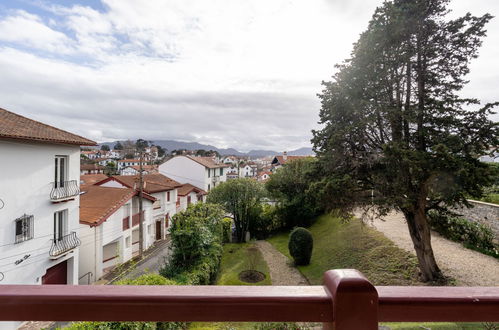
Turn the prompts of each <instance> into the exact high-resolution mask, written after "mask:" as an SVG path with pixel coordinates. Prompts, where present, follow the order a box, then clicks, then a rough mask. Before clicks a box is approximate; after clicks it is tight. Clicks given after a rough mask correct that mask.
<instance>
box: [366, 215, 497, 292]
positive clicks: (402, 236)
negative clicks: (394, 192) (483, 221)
mask: <svg viewBox="0 0 499 330" xmlns="http://www.w3.org/2000/svg"><path fill="white" fill-rule="evenodd" d="M383 220H385V221H382V220H380V219H374V221H373V222H372V226H373V227H374V228H376V229H377V230H378V231H380V232H382V233H383V234H385V236H386V237H388V238H389V239H390V240H392V241H393V242H394V243H395V244H396V245H397V246H399V247H400V248H402V249H404V250H406V251H409V252H411V253H413V254H414V246H413V245H412V241H411V237H410V236H409V229H408V228H407V223H406V222H405V218H404V216H403V215H402V214H401V213H396V212H392V213H390V214H389V215H387V216H386V217H384V218H383ZM431 234H432V238H431V244H432V247H433V253H434V254H435V258H436V260H437V263H438V265H439V267H440V268H441V269H442V271H443V272H444V274H445V275H448V276H452V277H453V278H455V279H456V280H457V281H458V285H464V286H499V261H498V260H497V259H495V258H493V257H489V256H487V255H484V254H482V253H479V252H476V251H473V250H470V249H467V248H465V247H464V246H462V245H461V244H459V243H456V242H452V241H450V240H448V239H446V238H444V237H442V236H440V235H439V234H438V233H436V232H433V231H432V233H431Z"/></svg>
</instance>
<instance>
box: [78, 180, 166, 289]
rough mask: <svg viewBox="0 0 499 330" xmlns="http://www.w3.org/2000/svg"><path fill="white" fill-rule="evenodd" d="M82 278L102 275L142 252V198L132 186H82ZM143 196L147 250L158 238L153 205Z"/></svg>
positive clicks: (88, 278) (153, 200)
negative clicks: (154, 225)
mask: <svg viewBox="0 0 499 330" xmlns="http://www.w3.org/2000/svg"><path fill="white" fill-rule="evenodd" d="M80 200H81V203H80V223H81V224H82V226H81V229H80V236H81V238H80V239H81V244H82V245H81V248H80V264H79V272H80V276H79V277H80V280H81V282H82V284H84V283H88V282H93V281H96V280H98V279H99V278H101V277H102V276H103V275H104V274H105V273H106V272H107V271H108V270H110V269H112V268H113V267H115V266H116V265H118V264H121V263H123V262H126V261H128V260H130V259H131V258H132V257H133V256H134V255H136V254H137V253H138V251H139V197H138V192H137V191H136V190H135V189H131V188H123V187H122V188H109V187H102V186H96V185H88V186H84V187H82V195H81V197H80ZM155 201H156V199H155V198H154V197H152V196H150V195H149V194H144V195H143V219H142V221H143V224H144V227H143V228H144V236H143V247H144V250H145V249H147V248H148V247H150V246H151V245H152V244H153V243H154V241H155V236H154V230H153V229H154V228H153V220H152V213H153V212H152V205H153V203H154V202H155Z"/></svg>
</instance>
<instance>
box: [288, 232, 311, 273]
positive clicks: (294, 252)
mask: <svg viewBox="0 0 499 330" xmlns="http://www.w3.org/2000/svg"><path fill="white" fill-rule="evenodd" d="M313 247H314V239H313V237H312V234H311V233H310V232H309V231H308V230H306V229H305V228H302V227H296V228H295V229H293V231H292V232H291V234H290V235H289V243H288V249H289V254H291V256H292V257H293V259H294V260H295V264H296V265H308V264H309V263H310V258H311V257H312V249H313Z"/></svg>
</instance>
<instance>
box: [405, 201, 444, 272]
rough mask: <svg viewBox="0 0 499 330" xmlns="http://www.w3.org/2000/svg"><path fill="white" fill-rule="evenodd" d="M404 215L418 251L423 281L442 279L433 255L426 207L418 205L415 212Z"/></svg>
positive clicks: (409, 211) (411, 211) (415, 248)
mask: <svg viewBox="0 0 499 330" xmlns="http://www.w3.org/2000/svg"><path fill="white" fill-rule="evenodd" d="M404 215H405V218H406V220H407V225H408V227H409V233H410V234H411V239H412V243H413V245H414V250H415V251H416V256H417V258H418V263H419V268H420V269H421V274H422V277H423V281H435V280H438V279H439V278H441V277H442V273H441V272H440V269H439V268H438V266H437V262H436V261H435V256H434V255H433V249H432V247H431V234H430V226H429V224H428V220H427V217H426V212H425V205H424V204H423V203H418V205H417V206H416V207H415V208H414V210H406V211H404Z"/></svg>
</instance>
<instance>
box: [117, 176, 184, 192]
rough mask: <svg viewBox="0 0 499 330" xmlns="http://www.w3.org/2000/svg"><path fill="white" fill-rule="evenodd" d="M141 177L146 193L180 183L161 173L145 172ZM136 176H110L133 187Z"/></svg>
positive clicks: (170, 187) (172, 186) (172, 187)
mask: <svg viewBox="0 0 499 330" xmlns="http://www.w3.org/2000/svg"><path fill="white" fill-rule="evenodd" d="M142 177H143V179H144V182H145V183H146V186H145V188H144V191H145V192H146V193H148V194H152V193H155V192H160V191H167V190H172V189H175V188H177V187H180V186H181V184H180V183H178V182H177V181H175V180H172V179H170V178H169V177H167V176H164V175H163V174H146V175H143V176H142ZM138 178H139V176H138V175H115V176H113V177H112V179H115V180H116V181H118V182H120V183H122V184H123V185H125V186H127V187H129V188H133V187H134V186H135V182H137V181H138Z"/></svg>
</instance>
